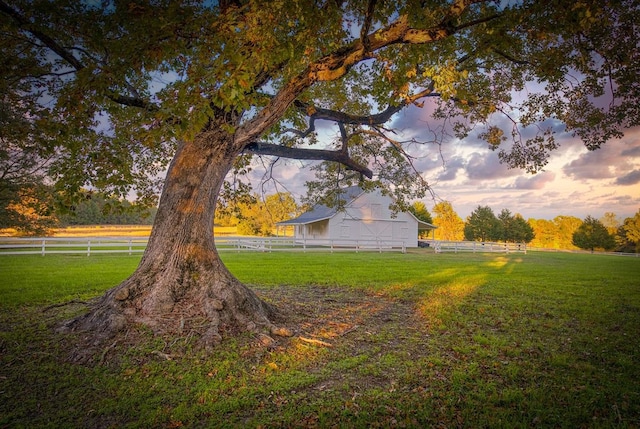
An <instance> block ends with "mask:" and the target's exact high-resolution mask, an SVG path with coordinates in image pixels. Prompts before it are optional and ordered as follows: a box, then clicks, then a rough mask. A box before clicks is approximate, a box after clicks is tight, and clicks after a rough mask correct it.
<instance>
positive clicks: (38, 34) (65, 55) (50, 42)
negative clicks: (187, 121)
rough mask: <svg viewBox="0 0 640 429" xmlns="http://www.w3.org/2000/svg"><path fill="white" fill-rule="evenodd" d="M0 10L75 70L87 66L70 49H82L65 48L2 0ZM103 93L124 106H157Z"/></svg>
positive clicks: (154, 108)
mask: <svg viewBox="0 0 640 429" xmlns="http://www.w3.org/2000/svg"><path fill="white" fill-rule="evenodd" d="M0 12H2V13H4V14H5V15H8V16H10V17H11V18H12V19H13V20H14V21H15V23H16V24H17V25H18V27H19V28H21V29H22V30H23V31H25V32H26V33H28V34H30V35H31V36H33V37H34V38H36V39H37V40H39V41H40V42H41V43H42V44H43V45H44V46H46V47H47V48H48V49H51V50H52V51H53V52H55V53H56V54H57V55H58V56H59V57H60V58H62V59H63V60H64V61H66V62H67V64H69V65H70V66H71V68H73V70H74V71H75V72H79V71H81V70H83V69H85V68H87V65H86V64H84V63H83V62H82V61H81V60H80V59H79V58H77V57H76V56H75V55H74V54H73V52H72V50H76V51H81V52H84V50H83V49H81V48H79V47H77V46H74V47H72V48H70V49H67V48H65V47H64V46H62V45H61V44H60V43H58V42H57V41H56V40H54V39H53V38H52V37H50V36H49V35H48V34H46V33H45V32H43V31H41V30H40V29H38V28H37V27H36V26H35V25H33V24H32V23H31V22H29V20H28V19H26V18H25V17H24V16H22V15H21V14H20V13H19V12H18V11H16V10H15V9H13V8H11V7H10V6H9V5H7V4H6V3H5V2H4V1H3V0H0ZM85 55H87V54H86V52H85ZM87 56H88V55H87ZM69 73H70V72H64V73H59V74H61V75H62V74H69ZM50 74H51V75H54V74H55V73H54V72H52V73H50ZM126 85H129V84H128V83H126ZM132 93H133V94H135V91H133V92H132ZM105 95H106V97H108V98H109V99H110V100H111V101H113V102H115V103H118V104H122V105H125V106H131V107H139V108H142V109H147V110H157V109H158V106H157V105H156V104H154V103H151V102H149V101H147V100H144V99H143V98H141V97H138V96H127V95H121V94H117V93H116V92H115V91H109V92H108V93H107V94H105Z"/></svg>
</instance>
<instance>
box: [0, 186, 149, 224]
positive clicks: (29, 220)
mask: <svg viewBox="0 0 640 429" xmlns="http://www.w3.org/2000/svg"><path fill="white" fill-rule="evenodd" d="M155 211H156V209H155V208H148V207H144V206H140V205H137V204H133V203H131V202H129V201H127V200H125V199H119V198H116V197H113V196H109V195H105V194H101V193H97V192H91V191H82V192H80V194H79V197H76V198H74V199H73V200H70V199H68V198H66V197H65V195H64V193H62V192H57V191H55V190H54V189H53V188H52V187H50V186H46V185H44V184H43V183H36V182H34V183H29V184H22V185H17V184H13V183H9V182H7V181H4V182H3V181H0V229H4V228H12V229H14V230H16V232H17V233H18V234H19V235H45V234H47V233H49V232H50V231H51V230H52V229H53V228H57V227H65V226H71V225H148V224H151V223H153V218H154V216H155Z"/></svg>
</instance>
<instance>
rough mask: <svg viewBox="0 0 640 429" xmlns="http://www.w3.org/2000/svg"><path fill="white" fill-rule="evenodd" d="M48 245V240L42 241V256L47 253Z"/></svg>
mask: <svg viewBox="0 0 640 429" xmlns="http://www.w3.org/2000/svg"><path fill="white" fill-rule="evenodd" d="M46 243H47V240H46V239H44V238H43V239H42V256H44V255H45V253H46V252H45V247H46Z"/></svg>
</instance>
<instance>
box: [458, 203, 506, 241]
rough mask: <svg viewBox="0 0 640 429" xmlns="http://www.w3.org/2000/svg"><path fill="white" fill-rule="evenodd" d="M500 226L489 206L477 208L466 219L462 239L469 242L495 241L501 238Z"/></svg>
mask: <svg viewBox="0 0 640 429" xmlns="http://www.w3.org/2000/svg"><path fill="white" fill-rule="evenodd" d="M501 229H502V228H501V224H500V221H499V220H498V218H497V217H496V215H495V214H494V213H493V210H491V207H489V206H478V208H476V209H475V210H474V211H473V212H471V215H469V217H468V218H467V222H466V224H465V226H464V238H465V240H470V241H497V240H500V238H501Z"/></svg>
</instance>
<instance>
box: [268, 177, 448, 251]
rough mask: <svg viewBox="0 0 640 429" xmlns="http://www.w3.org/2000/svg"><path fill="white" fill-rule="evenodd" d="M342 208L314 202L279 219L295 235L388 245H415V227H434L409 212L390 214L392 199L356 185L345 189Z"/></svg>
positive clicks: (347, 243)
mask: <svg viewBox="0 0 640 429" xmlns="http://www.w3.org/2000/svg"><path fill="white" fill-rule="evenodd" d="M342 198H343V199H344V201H345V205H344V207H343V208H341V209H338V208H330V207H327V206H325V205H317V206H315V207H313V209H311V210H310V211H308V212H306V213H304V214H302V215H301V216H299V217H297V218H295V219H291V220H287V221H284V222H279V223H278V226H293V227H294V239H296V240H315V241H316V242H318V243H319V244H329V243H333V244H334V245H341V244H342V245H345V246H352V245H355V244H359V245H365V246H366V245H367V243H369V244H371V245H375V246H379V245H384V246H389V247H418V231H424V230H433V229H435V228H436V226H435V225H432V224H430V223H427V222H422V221H420V220H418V219H417V218H416V217H415V216H414V215H413V214H412V213H410V212H399V213H396V214H395V216H392V211H391V210H390V209H389V205H390V204H391V203H392V199H391V197H389V196H386V195H382V193H381V192H380V190H375V191H373V192H365V191H363V190H362V189H361V188H359V187H357V186H352V187H350V188H346V189H344V194H343V196H342Z"/></svg>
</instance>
